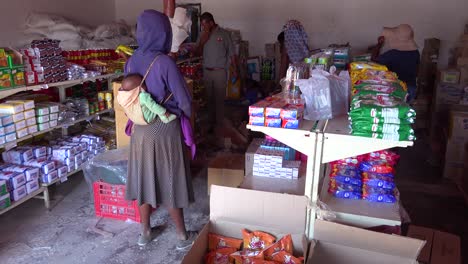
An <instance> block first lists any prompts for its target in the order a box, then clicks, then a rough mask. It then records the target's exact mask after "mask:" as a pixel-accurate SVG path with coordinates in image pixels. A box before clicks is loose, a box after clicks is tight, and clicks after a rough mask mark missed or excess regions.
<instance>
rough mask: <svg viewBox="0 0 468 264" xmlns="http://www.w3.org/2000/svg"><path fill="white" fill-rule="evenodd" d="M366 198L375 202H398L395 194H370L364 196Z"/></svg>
mask: <svg viewBox="0 0 468 264" xmlns="http://www.w3.org/2000/svg"><path fill="white" fill-rule="evenodd" d="M364 199H365V200H367V201H369V202H373V203H396V201H397V199H396V197H395V195H393V194H377V193H375V194H369V195H367V196H365V197H364Z"/></svg>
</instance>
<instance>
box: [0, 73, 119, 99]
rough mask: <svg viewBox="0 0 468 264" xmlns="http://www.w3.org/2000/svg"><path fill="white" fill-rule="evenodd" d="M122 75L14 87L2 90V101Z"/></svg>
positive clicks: (0, 97)
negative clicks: (7, 98)
mask: <svg viewBox="0 0 468 264" xmlns="http://www.w3.org/2000/svg"><path fill="white" fill-rule="evenodd" d="M122 75H123V74H121V73H112V74H105V75H100V76H96V77H91V78H85V79H78V80H71V81H64V82H58V83H49V84H38V85H31V86H20V87H12V88H7V89H2V90H0V99H3V98H6V97H8V96H11V95H14V94H17V93H20V92H25V91H37V90H42V89H49V87H58V88H68V87H72V86H75V85H77V84H81V83H84V82H93V81H96V80H100V79H115V78H118V77H120V76H122Z"/></svg>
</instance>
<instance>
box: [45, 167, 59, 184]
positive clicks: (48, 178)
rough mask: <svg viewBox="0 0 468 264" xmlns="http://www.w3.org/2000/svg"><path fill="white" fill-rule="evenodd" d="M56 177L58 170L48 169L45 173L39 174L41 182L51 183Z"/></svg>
mask: <svg viewBox="0 0 468 264" xmlns="http://www.w3.org/2000/svg"><path fill="white" fill-rule="evenodd" d="M56 179H58V172H57V171H56V170H54V171H50V172H49V173H47V174H42V176H41V182H42V183H46V184H48V183H52V182H53V181H55V180H56Z"/></svg>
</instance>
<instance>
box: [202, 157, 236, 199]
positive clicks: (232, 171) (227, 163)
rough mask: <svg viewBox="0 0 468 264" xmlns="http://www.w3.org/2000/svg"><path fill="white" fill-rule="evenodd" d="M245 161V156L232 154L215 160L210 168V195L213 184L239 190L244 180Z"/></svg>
mask: <svg viewBox="0 0 468 264" xmlns="http://www.w3.org/2000/svg"><path fill="white" fill-rule="evenodd" d="M244 161H245V158H244V155H241V154H232V153H229V154H221V155H218V156H217V157H216V158H214V159H213V160H212V161H211V162H210V164H209V166H208V194H210V190H211V185H213V184H214V185H221V186H228V187H235V188H237V187H238V186H239V185H240V184H241V183H242V180H243V179H244V167H245V165H244Z"/></svg>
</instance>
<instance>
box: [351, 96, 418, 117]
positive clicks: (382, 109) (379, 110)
mask: <svg viewBox="0 0 468 264" xmlns="http://www.w3.org/2000/svg"><path fill="white" fill-rule="evenodd" d="M349 116H350V117H351V119H352V120H354V119H357V118H369V117H377V118H400V119H407V118H414V117H416V112H415V111H414V110H413V109H412V108H411V107H410V106H409V105H407V104H397V103H394V102H392V103H382V102H377V101H375V100H360V101H357V102H353V103H352V104H351V111H350V112H349Z"/></svg>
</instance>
